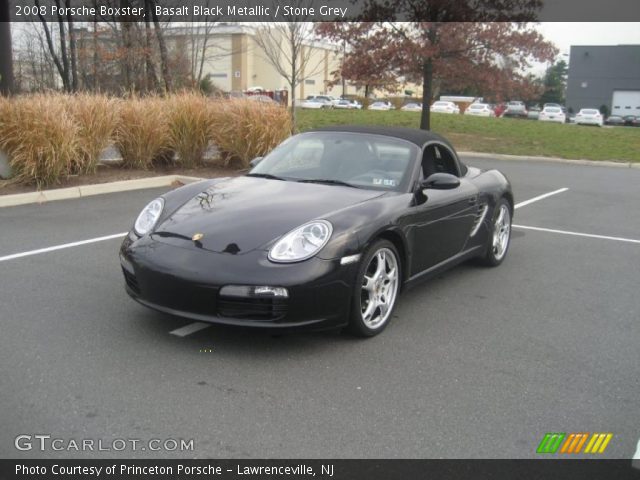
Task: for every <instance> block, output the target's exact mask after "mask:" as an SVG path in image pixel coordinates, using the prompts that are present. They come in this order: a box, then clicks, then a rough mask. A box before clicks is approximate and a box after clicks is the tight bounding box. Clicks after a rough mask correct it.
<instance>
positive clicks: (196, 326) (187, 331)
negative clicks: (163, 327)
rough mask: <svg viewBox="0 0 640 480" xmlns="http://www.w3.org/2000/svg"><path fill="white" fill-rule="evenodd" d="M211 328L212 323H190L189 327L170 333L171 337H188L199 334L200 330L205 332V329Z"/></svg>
mask: <svg viewBox="0 0 640 480" xmlns="http://www.w3.org/2000/svg"><path fill="white" fill-rule="evenodd" d="M210 326H211V324H210V323H204V322H194V323H190V324H189V325H185V326H184V327H181V328H177V329H175V330H172V331H170V332H169V333H170V334H171V335H175V336H176V337H186V336H187V335H191V334H192V333H196V332H199V331H200V330H204V329H205V328H208V327H210Z"/></svg>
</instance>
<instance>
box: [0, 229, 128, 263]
mask: <svg viewBox="0 0 640 480" xmlns="http://www.w3.org/2000/svg"><path fill="white" fill-rule="evenodd" d="M126 234H127V232H123V233H114V234H113V235H106V236H104V237H96V238H89V239H87V240H80V241H78V242H71V243H63V244H61V245H54V246H52V247H46V248H39V249H37V250H29V251H27V252H21V253H14V254H12V255H5V256H4V257H0V262H6V261H7V260H14V259H16V258H23V257H29V256H31V255H39V254H41V253H49V252H55V251H56V250H63V249H65V248H73V247H79V246H81V245H88V244H90V243H97V242H104V241H105V240H113V239H114V238H122V237H124V236H125V235H126Z"/></svg>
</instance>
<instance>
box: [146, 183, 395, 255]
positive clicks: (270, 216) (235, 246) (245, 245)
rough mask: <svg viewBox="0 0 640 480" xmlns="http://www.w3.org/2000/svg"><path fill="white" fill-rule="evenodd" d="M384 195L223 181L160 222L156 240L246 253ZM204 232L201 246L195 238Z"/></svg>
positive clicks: (316, 186)
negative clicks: (305, 225) (308, 224)
mask: <svg viewBox="0 0 640 480" xmlns="http://www.w3.org/2000/svg"><path fill="white" fill-rule="evenodd" d="M384 193H385V192H382V191H377V190H364V189H358V188H351V187H342V186H336V185H322V184H311V183H298V182H294V181H281V180H270V179H264V178H253V177H236V178H230V179H224V180H221V181H218V182H215V183H212V184H210V185H209V186H207V188H206V189H205V190H203V191H202V192H200V193H198V194H197V195H195V196H194V197H192V198H190V199H189V200H188V201H186V202H185V203H184V204H183V205H182V206H180V207H179V208H177V209H176V210H175V211H174V212H172V213H170V214H169V215H168V216H167V217H166V218H165V219H164V220H163V221H162V223H160V224H159V225H158V226H157V227H156V229H155V231H154V233H153V237H154V239H157V240H159V241H164V242H169V243H176V244H179V245H182V246H187V245H189V246H195V247H198V248H204V249H206V250H210V251H213V252H225V253H231V254H243V253H247V252H249V251H251V250H255V249H256V248H264V247H266V246H267V245H268V244H269V243H270V242H271V241H273V240H275V239H277V238H279V237H281V236H282V235H284V234H285V233H287V232H289V231H290V230H292V229H294V228H295V227H297V226H299V225H302V224H304V223H306V222H308V221H310V220H314V219H316V218H318V219H320V218H325V217H328V216H329V215H330V214H331V213H333V212H335V211H337V210H341V209H344V208H347V207H350V206H353V205H356V204H358V203H361V202H364V201H366V200H370V199H373V198H376V197H379V196H381V195H384ZM196 234H200V235H201V236H202V238H201V239H200V240H198V242H195V241H193V240H192V239H193V237H194V235H196Z"/></svg>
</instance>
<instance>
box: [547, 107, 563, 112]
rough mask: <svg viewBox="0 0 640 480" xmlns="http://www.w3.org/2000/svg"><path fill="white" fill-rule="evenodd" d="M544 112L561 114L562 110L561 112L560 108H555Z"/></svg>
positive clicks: (548, 108)
mask: <svg viewBox="0 0 640 480" xmlns="http://www.w3.org/2000/svg"><path fill="white" fill-rule="evenodd" d="M544 111H545V112H546V113H560V112H561V111H562V110H560V109H559V108H555V107H547V108H545V109H544Z"/></svg>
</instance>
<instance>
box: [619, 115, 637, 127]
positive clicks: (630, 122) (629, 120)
mask: <svg viewBox="0 0 640 480" xmlns="http://www.w3.org/2000/svg"><path fill="white" fill-rule="evenodd" d="M623 118H624V124H625V125H626V126H628V127H639V126H640V117H636V116H635V115H626V116H625V117H623Z"/></svg>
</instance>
